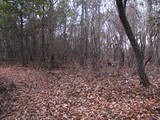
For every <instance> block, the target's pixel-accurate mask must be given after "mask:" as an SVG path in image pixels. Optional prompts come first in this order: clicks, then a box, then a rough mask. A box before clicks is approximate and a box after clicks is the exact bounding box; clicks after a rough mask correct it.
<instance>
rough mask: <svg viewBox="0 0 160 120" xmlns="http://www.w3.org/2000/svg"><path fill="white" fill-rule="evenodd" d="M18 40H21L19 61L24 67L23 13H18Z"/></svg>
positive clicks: (25, 62) (25, 64)
mask: <svg viewBox="0 0 160 120" xmlns="http://www.w3.org/2000/svg"><path fill="white" fill-rule="evenodd" d="M20 41H21V48H20V50H21V62H22V65H23V66H24V67H26V66H27V61H26V58H25V57H26V56H25V49H24V31H23V13H21V14H20Z"/></svg>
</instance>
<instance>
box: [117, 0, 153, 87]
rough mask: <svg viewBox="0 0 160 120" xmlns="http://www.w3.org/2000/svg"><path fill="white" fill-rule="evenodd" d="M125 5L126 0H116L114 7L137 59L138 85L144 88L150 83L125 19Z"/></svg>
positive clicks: (135, 41) (136, 43) (141, 57)
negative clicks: (115, 6)
mask: <svg viewBox="0 0 160 120" xmlns="http://www.w3.org/2000/svg"><path fill="white" fill-rule="evenodd" d="M126 3H127V0H116V5H117V8H118V13H119V17H120V20H121V22H122V24H123V27H124V29H125V31H126V34H127V36H128V38H129V40H130V43H131V45H132V47H133V50H134V53H135V56H136V59H137V70H138V73H139V76H140V78H141V81H140V83H141V84H143V86H144V87H148V86H149V85H150V82H149V80H148V77H147V75H146V73H145V68H144V64H143V60H144V54H143V52H142V51H141V49H140V47H139V45H138V42H137V40H136V39H135V36H134V34H133V32H132V30H131V27H130V24H129V22H128V19H127V17H126V12H125V10H126Z"/></svg>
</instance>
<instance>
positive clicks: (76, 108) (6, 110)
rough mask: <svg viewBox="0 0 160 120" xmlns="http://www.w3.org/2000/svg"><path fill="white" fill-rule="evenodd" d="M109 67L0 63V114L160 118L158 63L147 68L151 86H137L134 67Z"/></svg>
mask: <svg viewBox="0 0 160 120" xmlns="http://www.w3.org/2000/svg"><path fill="white" fill-rule="evenodd" d="M151 68H152V67H151ZM109 70H110V72H108V71H109ZM108 71H107V70H104V69H103V70H99V71H98V70H92V69H91V68H83V69H82V68H80V67H73V68H67V69H57V70H52V71H47V70H36V69H33V68H31V67H29V68H23V67H18V66H10V67H0V83H1V84H0V85H1V88H2V86H3V88H5V90H4V91H3V90H1V88H0V91H1V92H0V119H4V120H147V119H148V118H156V119H157V120H160V114H159V113H158V112H157V111H156V110H155V108H156V107H157V106H160V98H159V96H158V94H156V89H155V88H157V87H158V85H160V74H159V72H157V71H159V70H158V68H154V69H153V68H152V69H150V72H148V74H149V78H150V80H151V82H152V83H153V86H154V87H150V88H149V89H145V88H143V87H142V86H140V85H139V78H138V76H137V74H136V73H135V72H133V70H129V69H116V71H115V70H113V71H111V68H108ZM153 88H154V89H153Z"/></svg>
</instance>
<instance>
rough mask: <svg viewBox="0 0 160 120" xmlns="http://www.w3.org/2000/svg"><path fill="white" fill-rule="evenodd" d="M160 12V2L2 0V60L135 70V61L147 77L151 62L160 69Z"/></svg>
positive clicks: (0, 37) (0, 39) (0, 58)
mask: <svg viewBox="0 0 160 120" xmlns="http://www.w3.org/2000/svg"><path fill="white" fill-rule="evenodd" d="M118 2H122V3H123V4H122V6H121V7H122V8H120V4H117V5H118V6H116V3H118ZM117 8H118V9H119V10H120V11H121V13H122V14H125V17H126V18H127V21H128V22H127V23H128V25H129V26H130V27H129V29H128V27H126V28H125V30H124V28H123V26H125V23H126V21H125V20H124V19H123V18H122V17H121V15H122V14H121V13H120V12H119V13H120V19H121V21H120V19H119V14H118V12H117ZM159 8H160V2H159V0H154V1H152V0H146V1H142V0H117V1H109V0H0V54H1V56H0V60H1V61H5V62H6V61H16V62H21V63H22V65H23V66H27V64H34V65H37V66H41V67H47V68H54V67H59V66H61V65H63V64H64V63H72V62H75V61H76V62H79V63H80V64H81V65H88V64H91V65H92V66H93V67H97V65H98V64H103V66H105V65H109V64H111V63H110V62H111V61H113V62H112V63H116V64H117V65H119V66H124V65H128V66H129V67H132V66H134V64H135V61H136V59H135V58H137V63H138V64H137V65H138V66H140V67H139V69H138V70H139V71H144V69H145V66H146V65H147V63H148V62H151V63H155V64H158V65H160V47H159V44H160V43H159V42H160V34H159V30H160V18H159V14H160V9H159ZM121 22H122V23H123V24H121ZM122 25H123V26H122ZM126 33H127V34H126ZM130 33H132V34H130ZM128 35H129V36H128ZM128 38H129V39H128ZM131 39H132V40H131ZM129 40H130V42H131V43H130V42H129ZM132 47H133V49H132ZM134 53H135V54H134ZM134 56H136V57H134ZM139 58H141V59H139ZM142 73H143V72H142ZM144 77H145V75H144V76H141V78H142V79H144Z"/></svg>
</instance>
